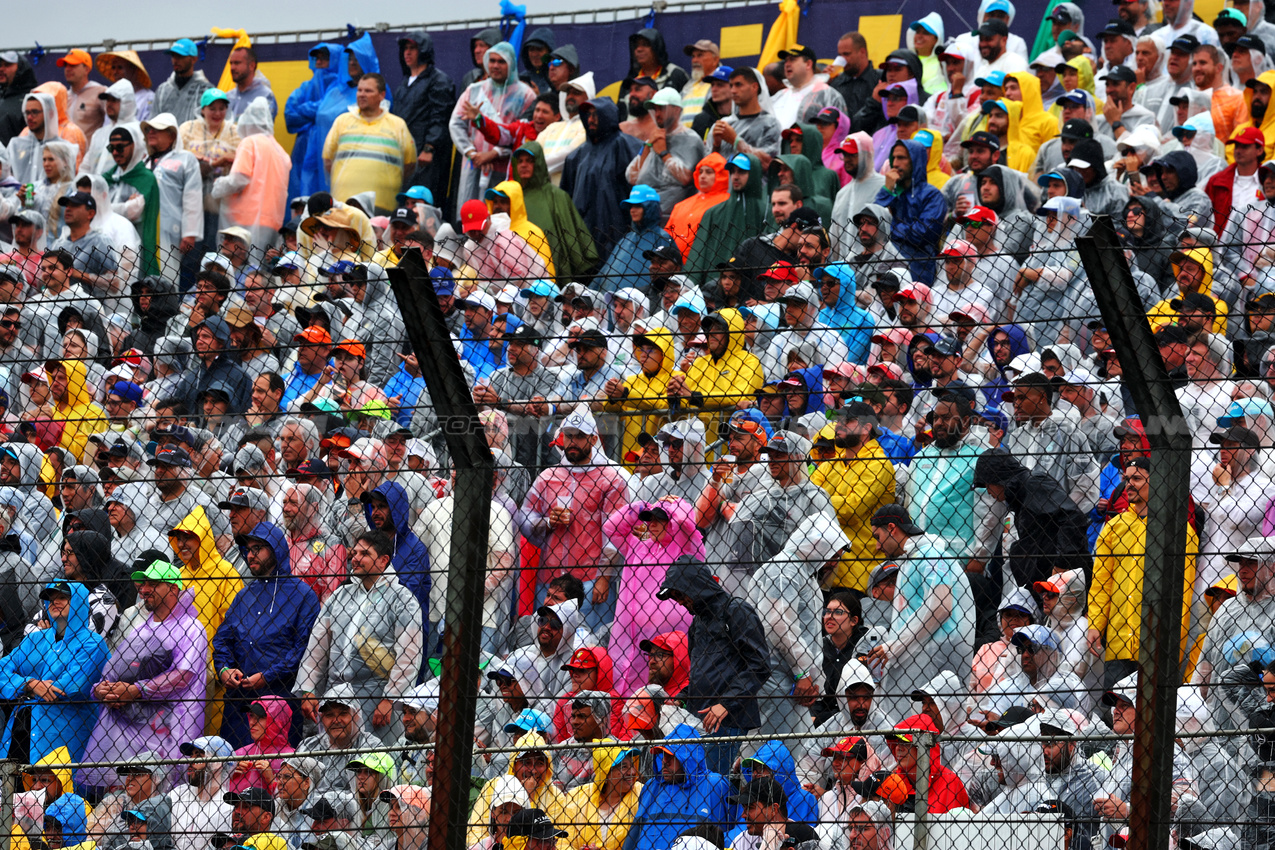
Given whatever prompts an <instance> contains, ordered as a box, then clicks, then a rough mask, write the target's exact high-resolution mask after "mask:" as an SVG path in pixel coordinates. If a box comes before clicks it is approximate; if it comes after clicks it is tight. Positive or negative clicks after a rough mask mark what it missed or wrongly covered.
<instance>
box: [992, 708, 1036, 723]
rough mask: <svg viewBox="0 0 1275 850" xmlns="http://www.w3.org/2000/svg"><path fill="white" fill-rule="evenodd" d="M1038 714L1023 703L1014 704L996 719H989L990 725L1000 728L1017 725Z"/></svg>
mask: <svg viewBox="0 0 1275 850" xmlns="http://www.w3.org/2000/svg"><path fill="white" fill-rule="evenodd" d="M1035 716H1036V714H1035V713H1034V712H1033V711H1032V710H1031V709H1030V708H1026V707H1024V706H1021V705H1012V706H1010V707H1009V708H1007V709H1005V713H1004V714H1002V715H1001V716H1000V717H998V718H996V719H995V720H989V721H988V722H987V725H988V726H995V727H997V728H998V729H1008V728H1009V727H1011V726H1017V725H1018V724H1019V723H1022V722H1024V721H1027V720H1030V719H1031V718H1033V717H1035Z"/></svg>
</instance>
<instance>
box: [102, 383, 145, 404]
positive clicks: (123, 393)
mask: <svg viewBox="0 0 1275 850" xmlns="http://www.w3.org/2000/svg"><path fill="white" fill-rule="evenodd" d="M106 394H107V395H115V396H119V397H120V398H122V399H124V400H125V401H131V402H133V404H141V403H142V388H141V387H139V386H138V385H137V384H135V383H133V382H132V381H116V382H115V383H113V384H111V388H110V389H109V390H107V391H106Z"/></svg>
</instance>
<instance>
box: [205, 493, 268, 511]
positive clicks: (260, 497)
mask: <svg viewBox="0 0 1275 850" xmlns="http://www.w3.org/2000/svg"><path fill="white" fill-rule="evenodd" d="M217 507H219V508H221V509H222V510H223V511H228V510H230V509H231V508H248V509H249V510H252V511H268V510H270V497H269V496H268V495H267V494H266V492H265V491H264V490H258V489H257V488H255V487H236V488H235V489H234V490H232V491H231V492H230V496H229V497H228V498H226V499H225V500H224V501H221V502H218V503H217Z"/></svg>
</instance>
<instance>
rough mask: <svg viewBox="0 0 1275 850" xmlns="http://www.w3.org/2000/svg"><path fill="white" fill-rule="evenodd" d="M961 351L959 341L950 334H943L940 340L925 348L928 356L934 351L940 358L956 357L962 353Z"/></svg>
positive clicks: (933, 341)
mask: <svg viewBox="0 0 1275 850" xmlns="http://www.w3.org/2000/svg"><path fill="white" fill-rule="evenodd" d="M927 339H928V337H927ZM961 349H962V346H961V341H960V340H959V339H957V338H956V337H954V336H951V335H949V334H943V335H942V336H940V337H939V338H938V339H936V340H932V341H931V342H930V343H929V344H928V345H927V346H925V349H924V350H925V353H926V354H928V353H930V352H931V351H933V352H934V353H935V354H937V355H939V356H940V357H955V356H956V355H958V354H960V353H961Z"/></svg>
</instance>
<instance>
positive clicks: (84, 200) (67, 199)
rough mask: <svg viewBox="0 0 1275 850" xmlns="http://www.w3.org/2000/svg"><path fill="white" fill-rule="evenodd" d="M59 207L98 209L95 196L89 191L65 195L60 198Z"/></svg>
mask: <svg viewBox="0 0 1275 850" xmlns="http://www.w3.org/2000/svg"><path fill="white" fill-rule="evenodd" d="M58 206H59V207H88V208H89V209H91V210H95V211H96V210H97V201H95V200H93V196H92V195H91V194H89V193H88V192H74V193H72V194H70V195H63V196H62V197H60V198H58Z"/></svg>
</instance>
